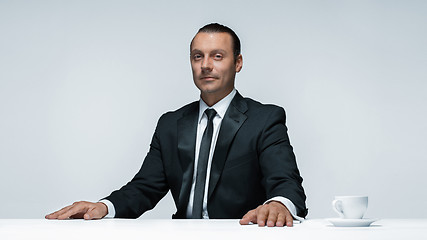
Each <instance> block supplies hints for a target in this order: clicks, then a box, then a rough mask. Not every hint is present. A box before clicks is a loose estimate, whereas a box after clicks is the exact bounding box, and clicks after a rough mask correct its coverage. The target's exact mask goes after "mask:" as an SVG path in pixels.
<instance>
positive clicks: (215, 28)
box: [190, 23, 240, 61]
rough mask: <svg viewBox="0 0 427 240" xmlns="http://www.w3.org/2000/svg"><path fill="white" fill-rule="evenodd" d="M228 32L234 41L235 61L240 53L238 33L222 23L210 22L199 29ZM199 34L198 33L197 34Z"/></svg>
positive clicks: (200, 30) (211, 31)
mask: <svg viewBox="0 0 427 240" xmlns="http://www.w3.org/2000/svg"><path fill="white" fill-rule="evenodd" d="M202 32H203V33H228V34H230V36H231V39H232V41H233V55H234V61H236V60H237V57H238V56H239V54H240V39H239V37H238V36H237V34H236V33H235V32H234V31H233V30H231V28H229V27H227V26H224V25H221V24H219V23H210V24H208V25H205V26H203V27H202V28H200V29H199V31H198V32H197V33H202ZM196 35H197V34H196ZM193 40H194V38H193ZM193 40H191V44H190V51H191V46H192V45H193Z"/></svg>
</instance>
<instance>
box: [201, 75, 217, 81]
mask: <svg viewBox="0 0 427 240" xmlns="http://www.w3.org/2000/svg"><path fill="white" fill-rule="evenodd" d="M200 79H202V80H215V79H217V77H215V76H203V77H201V78H200Z"/></svg>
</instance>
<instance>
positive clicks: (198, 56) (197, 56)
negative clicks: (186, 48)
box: [193, 54, 202, 60]
mask: <svg viewBox="0 0 427 240" xmlns="http://www.w3.org/2000/svg"><path fill="white" fill-rule="evenodd" d="M201 58H202V56H201V55H199V54H195V55H193V59H194V60H199V59H201Z"/></svg>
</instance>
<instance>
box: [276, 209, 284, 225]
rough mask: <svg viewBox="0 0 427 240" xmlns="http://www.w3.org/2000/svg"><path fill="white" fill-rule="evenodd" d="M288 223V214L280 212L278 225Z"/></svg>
mask: <svg viewBox="0 0 427 240" xmlns="http://www.w3.org/2000/svg"><path fill="white" fill-rule="evenodd" d="M285 223H286V215H285V214H284V213H283V212H279V214H278V215H277V220H276V227H283V226H284V225H285Z"/></svg>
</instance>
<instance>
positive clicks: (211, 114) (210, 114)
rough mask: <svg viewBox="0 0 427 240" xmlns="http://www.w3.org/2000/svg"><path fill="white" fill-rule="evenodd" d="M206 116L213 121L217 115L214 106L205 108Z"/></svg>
mask: <svg viewBox="0 0 427 240" xmlns="http://www.w3.org/2000/svg"><path fill="white" fill-rule="evenodd" d="M205 113H206V116H208V120H209V121H212V119H213V118H214V117H215V115H216V111H215V109H213V108H209V109H206V110H205Z"/></svg>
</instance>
